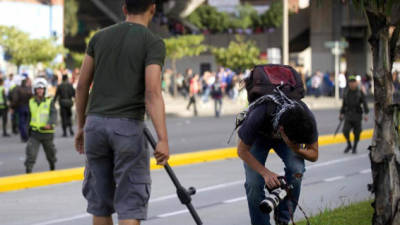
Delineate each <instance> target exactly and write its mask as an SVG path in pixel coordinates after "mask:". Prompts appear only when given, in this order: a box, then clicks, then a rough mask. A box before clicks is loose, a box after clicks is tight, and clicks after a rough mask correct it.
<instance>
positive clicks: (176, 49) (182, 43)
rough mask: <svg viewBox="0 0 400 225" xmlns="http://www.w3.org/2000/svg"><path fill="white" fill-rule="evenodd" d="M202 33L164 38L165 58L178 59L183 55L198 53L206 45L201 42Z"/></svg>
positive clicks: (202, 50)
mask: <svg viewBox="0 0 400 225" xmlns="http://www.w3.org/2000/svg"><path fill="white" fill-rule="evenodd" d="M203 40H204V36H203V35H182V36H177V37H171V38H166V39H164V42H165V48H166V51H167V58H170V59H180V58H183V57H185V56H195V55H200V54H201V53H202V52H204V51H206V50H207V46H205V45H203V44H201V43H202V42H203Z"/></svg>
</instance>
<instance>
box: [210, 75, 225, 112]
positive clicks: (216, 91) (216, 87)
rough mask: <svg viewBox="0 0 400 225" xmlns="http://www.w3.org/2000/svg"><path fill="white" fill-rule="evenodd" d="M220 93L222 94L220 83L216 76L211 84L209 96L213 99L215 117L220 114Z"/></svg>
mask: <svg viewBox="0 0 400 225" xmlns="http://www.w3.org/2000/svg"><path fill="white" fill-rule="evenodd" d="M222 95H223V88H222V84H221V82H220V81H219V77H218V76H217V77H216V78H215V82H214V84H212V86H211V96H212V98H213V99H214V109H215V117H219V116H220V115H221V108H222Z"/></svg>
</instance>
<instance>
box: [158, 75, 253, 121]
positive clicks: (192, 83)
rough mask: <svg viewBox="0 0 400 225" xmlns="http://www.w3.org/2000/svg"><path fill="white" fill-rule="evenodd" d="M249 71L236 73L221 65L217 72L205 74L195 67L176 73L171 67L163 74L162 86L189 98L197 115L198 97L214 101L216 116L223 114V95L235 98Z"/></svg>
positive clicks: (191, 106)
mask: <svg viewBox="0 0 400 225" xmlns="http://www.w3.org/2000/svg"><path fill="white" fill-rule="evenodd" d="M247 73H249V72H248V71H247V72H246V73H236V72H234V71H233V70H231V69H228V68H224V67H220V68H219V69H218V71H217V72H210V71H205V72H204V73H203V74H198V73H194V72H193V69H191V68H188V69H186V71H185V73H184V74H182V73H177V74H175V75H174V73H173V71H172V70H171V69H166V70H165V72H164V74H163V84H162V88H163V91H164V93H168V94H170V95H171V96H174V97H175V96H180V97H183V98H185V99H188V105H187V109H188V110H190V108H193V113H194V115H195V116H197V114H198V111H197V101H198V100H197V99H200V100H201V101H202V102H204V103H207V102H208V101H209V100H210V99H212V100H213V101H214V106H215V116H216V117H219V116H220V115H221V109H222V101H223V97H225V96H226V97H228V98H230V99H232V100H235V99H237V98H238V96H239V91H240V81H241V80H242V79H243V78H244V77H245V76H246V74H247Z"/></svg>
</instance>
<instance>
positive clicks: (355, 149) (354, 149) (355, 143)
mask: <svg viewBox="0 0 400 225" xmlns="http://www.w3.org/2000/svg"><path fill="white" fill-rule="evenodd" d="M357 144H358V143H357V142H354V146H353V151H352V153H353V154H357Z"/></svg>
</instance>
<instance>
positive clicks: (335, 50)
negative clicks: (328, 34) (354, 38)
mask: <svg viewBox="0 0 400 225" xmlns="http://www.w3.org/2000/svg"><path fill="white" fill-rule="evenodd" d="M348 46H349V44H348V43H347V42H346V41H328V42H325V47H327V48H330V49H331V52H332V54H333V55H334V57H335V99H336V100H339V69H340V68H339V66H340V55H341V54H343V52H344V49H345V48H347V47H348Z"/></svg>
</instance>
